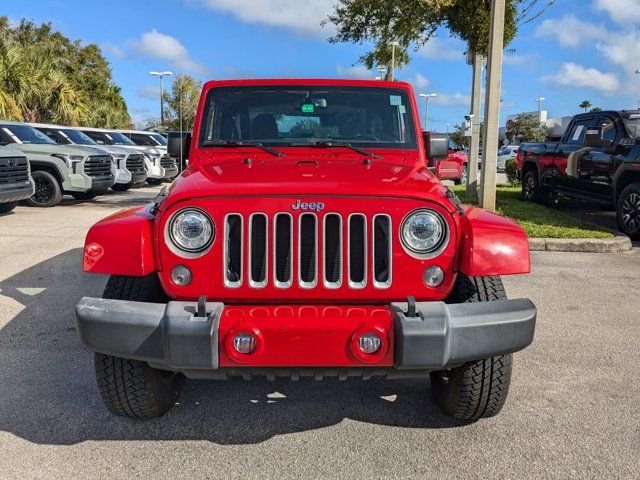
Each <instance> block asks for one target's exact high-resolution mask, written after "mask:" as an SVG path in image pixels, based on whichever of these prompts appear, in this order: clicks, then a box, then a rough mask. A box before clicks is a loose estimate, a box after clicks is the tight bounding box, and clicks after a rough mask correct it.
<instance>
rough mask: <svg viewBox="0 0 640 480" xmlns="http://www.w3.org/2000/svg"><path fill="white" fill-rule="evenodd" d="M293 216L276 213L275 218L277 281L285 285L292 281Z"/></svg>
mask: <svg viewBox="0 0 640 480" xmlns="http://www.w3.org/2000/svg"><path fill="white" fill-rule="evenodd" d="M291 236H292V225H291V217H290V216H289V215H286V214H280V215H276V220H275V262H274V263H275V270H276V274H275V277H276V281H277V282H278V283H280V284H281V286H283V285H288V284H290V283H291V250H292V248H291V247H292V245H291V243H292V242H291Z"/></svg>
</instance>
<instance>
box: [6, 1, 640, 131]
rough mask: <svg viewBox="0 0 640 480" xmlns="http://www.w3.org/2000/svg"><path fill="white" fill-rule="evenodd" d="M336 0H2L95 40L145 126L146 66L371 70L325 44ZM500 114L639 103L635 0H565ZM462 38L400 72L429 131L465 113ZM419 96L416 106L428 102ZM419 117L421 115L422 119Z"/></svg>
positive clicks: (521, 46) (524, 43) (525, 50)
mask: <svg viewBox="0 0 640 480" xmlns="http://www.w3.org/2000/svg"><path fill="white" fill-rule="evenodd" d="M334 1H335V0H308V1H301V0H130V1H128V2H123V1H119V0H111V1H110V2H104V1H101V2H97V1H87V0H30V1H16V0H0V14H2V15H8V16H9V18H10V19H11V20H12V21H16V20H19V19H20V18H23V17H24V18H29V19H32V20H34V21H36V22H44V21H50V22H52V23H53V25H54V27H56V28H57V29H59V30H61V31H62V32H63V33H64V34H66V35H68V36H70V37H72V38H80V39H82V40H83V41H85V42H93V43H97V44H99V45H100V46H101V47H102V48H103V50H104V53H105V55H106V57H107V58H108V59H109V61H110V62H111V65H112V67H113V75H114V79H115V81H116V82H117V83H118V84H119V85H120V86H121V87H122V91H123V95H124V97H125V100H126V101H127V104H128V106H129V111H130V113H131V114H132V115H133V117H134V119H135V120H136V121H137V122H138V123H142V122H144V120H145V118H148V117H151V116H158V108H159V107H158V82H157V80H156V79H155V78H152V77H150V76H149V75H148V72H149V70H159V69H162V70H165V69H170V70H173V71H174V72H177V71H178V67H179V61H180V60H179V59H181V61H182V67H183V70H184V72H185V73H189V74H191V75H194V76H195V77H197V78H200V79H202V80H207V79H212V78H216V79H217V78H241V77H283V76H286V77H355V78H367V77H373V76H374V75H373V73H372V72H367V71H366V70H365V69H364V68H363V67H361V66H358V65H354V63H355V62H356V61H357V59H358V57H359V56H360V55H361V54H362V53H363V52H364V51H365V50H366V46H360V45H346V44H338V45H333V44H330V43H329V42H327V37H328V36H329V35H330V34H331V28H330V27H329V28H327V27H325V28H322V27H321V26H320V25H319V23H320V21H321V20H322V19H323V18H325V17H326V15H327V13H328V12H330V11H331V6H332V4H333V3H334ZM509 48H512V49H515V53H510V54H507V55H506V57H505V65H504V78H503V93H502V98H503V104H502V114H503V118H504V116H506V115H509V114H513V113H519V112H524V111H533V110H535V109H536V108H537V104H536V103H535V99H536V98H537V97H540V96H542V97H545V98H546V101H545V102H544V108H545V109H546V110H548V111H549V115H550V116H553V117H555V116H563V115H571V114H573V113H576V111H578V110H579V109H578V104H579V103H580V102H581V101H583V100H590V101H591V103H592V104H593V105H594V106H599V107H601V108H635V107H636V106H637V104H638V99H639V98H640V75H636V74H635V70H636V69H638V68H640V0H558V1H557V3H556V4H555V5H553V6H552V7H551V8H549V10H547V11H546V12H545V14H544V15H543V16H542V17H540V18H539V19H538V20H536V21H535V22H534V23H532V24H528V25H524V26H522V27H521V29H520V31H519V34H518V38H517V39H516V40H515V41H514V42H513V43H512V44H511V45H510V46H509ZM464 50H465V49H464V44H463V43H462V42H460V41H459V40H456V39H453V38H450V36H449V34H448V32H447V31H446V30H443V31H440V32H439V33H438V36H437V38H435V39H434V40H432V41H431V42H430V43H429V44H427V46H426V47H424V48H423V49H421V50H420V51H419V52H416V53H414V54H413V60H412V62H411V63H410V65H409V66H408V67H407V68H405V69H403V70H401V71H399V72H398V74H397V78H398V79H400V80H406V81H409V82H411V83H413V85H414V88H415V89H416V91H417V92H427V93H431V92H435V93H437V95H438V96H437V97H435V98H434V99H433V101H432V104H431V108H430V112H429V113H430V127H431V128H432V129H438V130H445V128H446V124H447V123H449V124H451V125H453V124H454V123H459V122H460V121H461V120H462V117H463V115H464V114H465V113H467V112H468V111H469V106H468V105H469V93H470V83H471V68H470V67H469V66H467V65H466V64H465V62H464V57H463V52H464ZM423 105H424V103H421V108H423ZM422 113H423V112H421V115H422Z"/></svg>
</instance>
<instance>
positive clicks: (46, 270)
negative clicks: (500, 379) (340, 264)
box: [0, 188, 640, 479]
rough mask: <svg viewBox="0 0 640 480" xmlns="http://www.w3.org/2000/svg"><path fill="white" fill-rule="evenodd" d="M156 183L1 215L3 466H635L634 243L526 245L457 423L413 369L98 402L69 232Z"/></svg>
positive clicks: (108, 473) (112, 472)
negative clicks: (503, 354) (484, 407)
mask: <svg viewBox="0 0 640 480" xmlns="http://www.w3.org/2000/svg"><path fill="white" fill-rule="evenodd" d="M158 189H159V188H142V189H138V190H135V191H133V192H128V193H125V194H115V193H114V194H110V195H106V196H104V197H100V198H98V199H97V200H95V201H93V202H87V203H81V202H77V201H71V200H65V201H64V202H63V204H62V205H60V206H58V207H55V208H53V209H34V208H29V207H23V206H20V207H18V208H17V209H16V210H15V211H14V213H12V214H9V215H5V216H2V217H0V266H1V268H0V478H2V479H22V478H65V479H66V478H100V479H106V478H176V479H178V478H241V477H242V478H345V477H351V478H496V477H500V478H568V477H571V478H638V476H639V467H638V458H639V454H640V447H639V445H640V402H639V401H638V399H639V398H640V379H639V376H640V369H639V368H638V365H640V300H639V296H638V285H639V282H638V280H639V279H640V251H639V250H638V249H634V251H633V252H630V253H625V254H579V253H554V252H540V253H534V254H533V255H532V260H533V272H532V274H530V275H526V276H517V277H505V278H504V281H505V285H506V287H507V292H508V294H509V296H510V297H513V298H516V297H530V298H532V299H533V301H534V302H535V303H536V304H537V305H538V308H539V320H538V326H537V332H536V337H535V340H534V343H533V344H532V345H531V346H530V347H529V348H527V349H526V350H524V351H523V352H520V353H518V354H516V355H515V364H514V376H513V380H512V385H511V394H510V396H509V399H508V401H507V404H506V406H505V408H504V410H503V411H502V413H501V414H500V415H498V416H497V417H494V418H492V419H488V420H484V421H480V422H477V423H474V424H470V425H467V424H460V423H456V422H454V421H451V420H449V419H448V418H447V417H445V416H444V415H443V414H441V413H440V412H439V411H438V409H437V408H436V407H435V405H434V404H433V403H432V402H431V400H430V399H429V394H430V388H429V384H428V381H426V380H423V379H418V380H402V381H400V380H397V381H395V380H394V381H385V380H371V381H367V382H362V381H347V382H338V381H326V382H313V381H300V382H287V381H278V382H275V383H271V382H267V381H254V382H243V381H231V382H205V381H188V382H187V384H186V387H185V391H184V395H183V397H182V399H181V401H180V403H179V405H177V406H176V407H175V408H174V409H173V410H172V411H170V412H169V413H168V414H167V415H166V416H165V417H163V418H161V419H156V420H152V421H147V422H134V421H131V420H126V419H122V418H117V417H114V416H111V415H110V414H109V413H107V411H106V410H105V409H104V408H103V406H102V403H101V401H100V398H99V395H98V391H97V387H96V385H95V381H94V376H93V366H92V355H91V354H90V353H89V352H88V351H86V350H85V349H83V348H82V347H81V346H80V345H79V344H78V341H77V338H76V332H75V327H74V318H73V307H74V305H75V303H76V302H77V300H78V299H79V298H80V297H82V296H84V295H94V296H99V295H100V293H101V290H102V288H103V286H104V283H105V281H106V279H105V278H102V277H100V276H92V275H87V274H84V273H82V272H81V252H82V245H83V240H84V235H85V234H86V231H87V229H88V228H89V226H90V225H91V224H93V223H94V222H95V221H97V220H98V219H100V218H102V217H104V216H106V215H108V214H110V213H112V212H115V211H117V210H118V209H120V208H125V207H129V206H132V205H136V204H138V203H141V202H143V201H146V200H148V199H150V198H153V196H154V195H155V193H156V192H157V191H158Z"/></svg>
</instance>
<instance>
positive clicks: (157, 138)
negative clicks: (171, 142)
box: [151, 133, 167, 147]
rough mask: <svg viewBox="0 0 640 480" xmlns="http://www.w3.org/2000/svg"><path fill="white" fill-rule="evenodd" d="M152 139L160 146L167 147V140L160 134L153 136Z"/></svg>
mask: <svg viewBox="0 0 640 480" xmlns="http://www.w3.org/2000/svg"><path fill="white" fill-rule="evenodd" d="M151 137H152V138H153V139H154V140H155V141H156V142H158V145H163V146H165V147H166V146H167V139H166V138H164V137H163V136H162V135H160V134H159V133H154V134H153V135H151Z"/></svg>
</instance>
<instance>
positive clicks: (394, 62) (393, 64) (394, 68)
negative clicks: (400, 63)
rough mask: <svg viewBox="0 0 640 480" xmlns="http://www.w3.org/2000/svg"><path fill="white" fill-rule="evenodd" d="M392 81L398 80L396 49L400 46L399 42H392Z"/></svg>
mask: <svg viewBox="0 0 640 480" xmlns="http://www.w3.org/2000/svg"><path fill="white" fill-rule="evenodd" d="M390 45H391V77H390V78H391V81H392V82H393V81H394V80H395V78H396V47H398V46H400V43H399V42H391V44H390Z"/></svg>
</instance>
